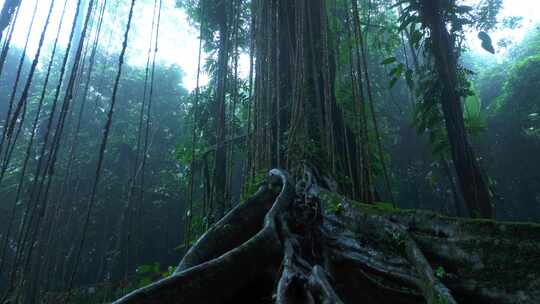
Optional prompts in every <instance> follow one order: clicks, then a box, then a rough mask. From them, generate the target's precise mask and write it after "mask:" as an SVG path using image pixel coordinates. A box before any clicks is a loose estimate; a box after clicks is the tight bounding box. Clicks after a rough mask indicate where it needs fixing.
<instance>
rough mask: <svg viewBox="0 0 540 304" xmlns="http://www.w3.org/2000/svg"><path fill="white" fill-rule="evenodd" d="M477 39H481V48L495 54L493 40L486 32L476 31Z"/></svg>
mask: <svg viewBox="0 0 540 304" xmlns="http://www.w3.org/2000/svg"><path fill="white" fill-rule="evenodd" d="M478 39H480V40H481V41H482V48H483V49H484V50H486V51H488V52H490V53H491V54H495V48H494V47H493V41H492V40H491V37H490V36H489V35H488V34H487V33H486V32H480V33H478Z"/></svg>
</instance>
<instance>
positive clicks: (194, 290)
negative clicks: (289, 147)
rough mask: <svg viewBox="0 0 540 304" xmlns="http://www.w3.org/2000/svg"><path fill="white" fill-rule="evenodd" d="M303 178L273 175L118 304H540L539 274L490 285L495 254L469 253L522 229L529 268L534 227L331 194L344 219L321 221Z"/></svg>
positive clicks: (315, 192)
mask: <svg viewBox="0 0 540 304" xmlns="http://www.w3.org/2000/svg"><path fill="white" fill-rule="evenodd" d="M302 172H303V173H302V176H301V178H300V179H299V180H297V181H296V182H295V183H293V181H292V180H291V178H290V177H289V176H288V174H287V173H286V172H284V171H281V170H277V169H273V170H271V171H270V174H269V178H268V180H269V182H268V184H267V185H264V186H262V187H261V188H260V189H259V191H258V192H257V193H256V194H255V195H254V196H253V197H251V198H250V199H249V200H248V201H247V202H246V203H244V204H241V205H239V206H237V207H236V208H235V209H233V210H232V211H231V212H230V213H229V214H227V215H226V216H225V217H224V218H223V219H221V220H220V221H219V222H217V223H216V224H215V225H214V226H213V227H212V228H211V229H210V230H208V231H207V232H206V233H205V234H204V235H203V236H202V237H201V238H200V239H199V240H198V241H197V242H196V243H195V244H194V245H193V247H192V248H191V249H190V250H189V251H188V252H187V253H186V255H185V256H184V258H183V259H182V261H181V262H180V264H179V266H178V268H177V270H176V272H175V273H174V274H173V275H172V276H170V277H168V278H166V279H163V280H161V281H158V282H156V283H154V284H151V285H149V286H147V287H144V288H142V289H139V290H136V291H133V292H132V293H130V294H128V295H126V296H125V297H123V298H121V299H119V300H117V301H116V302H114V303H116V304H124V303H143V304H144V303H225V304H227V303H248V302H249V303H279V304H288V303H294V304H296V303H306V304H329V303H356V302H359V301H361V302H362V303H368V304H370V303H374V304H375V303H392V304H394V303H397V304H399V303H404V304H408V303H429V304H439V303H448V304H452V303H458V302H469V301H474V302H475V303H539V299H540V295H539V292H538V290H539V288H537V287H538V286H539V285H540V278H539V277H540V274H539V272H540V271H538V270H537V269H538V267H536V266H535V267H536V268H534V267H532V271H531V272H532V273H531V274H530V275H529V277H530V282H528V283H521V285H520V286H517V287H515V286H512V288H508V287H507V286H504V285H500V284H496V283H495V281H494V280H493V279H492V278H491V277H490V276H486V275H485V274H486V273H487V274H489V273H491V271H492V269H491V268H490V267H491V265H487V264H486V263H489V261H491V260H492V259H493V254H494V253H492V252H488V251H481V250H477V249H476V248H473V247H470V246H469V244H470V242H471V240H472V242H473V243H474V244H479V245H482V244H484V243H482V242H486V240H487V241H489V240H496V241H497V242H501V243H500V244H502V245H501V246H502V247H501V248H502V249H506V248H511V246H512V243H509V242H511V241H510V240H509V238H510V236H509V235H507V234H503V235H502V236H500V235H497V237H496V236H495V235H496V233H495V232H494V231H498V232H500V231H499V229H501V227H506V228H505V229H508V230H512V231H519V230H520V229H528V230H531V231H532V232H531V231H529V235H531V236H532V239H533V240H532V242H530V243H526V244H525V243H523V244H522V243H517V247H518V249H522V250H523V252H524V254H526V255H527V256H529V257H531V258H533V259H534V258H535V257H536V258H538V256H539V252H540V245H539V242H538V240H540V227H537V226H534V225H532V226H526V227H518V226H516V225H511V224H507V223H506V224H504V225H502V224H497V223H495V222H490V221H486V222H481V223H477V222H471V221H467V220H461V219H451V218H443V217H440V216H437V215H433V214H430V213H420V212H418V213H417V212H404V211H395V210H390V211H381V210H379V209H377V208H374V207H370V206H367V205H362V206H353V203H349V202H347V201H346V200H344V199H342V198H341V197H339V196H338V195H336V194H334V196H335V197H336V196H337V197H339V198H340V199H342V200H343V202H342V203H343V205H344V206H345V208H344V209H345V211H344V212H343V213H342V214H337V215H336V214H332V213H325V212H323V209H324V208H323V207H322V205H323V204H324V203H325V202H327V199H326V198H324V199H323V195H322V194H321V193H323V192H325V193H329V192H328V191H327V190H325V189H323V188H319V185H318V183H317V181H318V180H321V178H319V177H318V176H317V175H316V174H315V173H314V172H313V171H312V170H310V169H309V168H308V167H304V168H303V170H302ZM479 231H483V232H484V234H482V235H477V234H478V233H479ZM486 233H487V235H486ZM504 254H509V253H508V252H506V251H505V252H504ZM535 265H536V264H535ZM436 266H438V268H437V270H438V271H437V274H436V273H435V272H434V268H435V267H436ZM513 267H514V269H518V270H519V271H521V270H524V269H531V267H528V265H523V263H521V264H520V262H519V261H516V262H515V263H514V264H513ZM520 267H522V268H520ZM440 269H443V270H444V269H446V270H445V271H444V272H443V273H439V272H440V271H439V270H440ZM446 272H447V273H446ZM460 277H463V278H464V279H463V280H460ZM520 282H521V281H520ZM456 300H457V301H456Z"/></svg>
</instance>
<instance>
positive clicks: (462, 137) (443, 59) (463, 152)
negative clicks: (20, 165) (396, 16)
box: [421, 0, 494, 218]
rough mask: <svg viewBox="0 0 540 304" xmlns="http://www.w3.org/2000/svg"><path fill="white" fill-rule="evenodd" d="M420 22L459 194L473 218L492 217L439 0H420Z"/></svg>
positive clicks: (488, 196) (491, 207)
mask: <svg viewBox="0 0 540 304" xmlns="http://www.w3.org/2000/svg"><path fill="white" fill-rule="evenodd" d="M421 10H422V11H421V15H422V19H423V22H424V23H425V24H426V25H427V26H428V27H429V28H430V30H431V42H432V52H433V56H434V58H435V65H436V68H437V71H438V73H439V77H440V81H442V84H443V94H442V100H441V102H442V110H443V114H444V120H445V123H446V130H447V132H448V139H449V141H450V146H451V153H452V160H453V161H454V165H455V167H456V172H457V175H458V180H459V183H460V186H461V189H462V191H463V197H464V199H465V204H466V205H467V208H468V209H469V211H470V213H471V215H472V216H473V217H485V218H489V217H493V216H494V210H493V206H492V205H491V202H490V195H489V191H488V187H487V185H486V182H485V180H484V177H483V176H482V173H481V171H480V166H479V164H478V161H477V159H476V155H475V153H474V151H473V149H472V147H471V145H470V143H469V140H468V138H467V132H466V130H465V123H464V121H463V108H462V105H461V96H460V95H459V94H458V91H457V88H458V85H459V84H458V72H457V58H456V55H455V49H454V46H453V43H452V39H451V37H450V34H449V33H448V31H447V29H446V24H445V22H444V20H443V18H442V16H441V12H442V8H441V1H440V0H429V1H428V0H423V1H422V6H421Z"/></svg>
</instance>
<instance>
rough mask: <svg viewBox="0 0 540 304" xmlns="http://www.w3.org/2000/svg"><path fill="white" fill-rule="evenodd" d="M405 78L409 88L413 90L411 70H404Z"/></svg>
mask: <svg viewBox="0 0 540 304" xmlns="http://www.w3.org/2000/svg"><path fill="white" fill-rule="evenodd" d="M405 80H406V81H407V85H408V86H409V88H411V89H413V90H414V80H413V70H411V69H408V70H407V72H405Z"/></svg>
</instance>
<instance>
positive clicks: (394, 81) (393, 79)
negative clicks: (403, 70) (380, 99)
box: [390, 77, 399, 89]
mask: <svg viewBox="0 0 540 304" xmlns="http://www.w3.org/2000/svg"><path fill="white" fill-rule="evenodd" d="M398 80H399V78H397V77H394V78H392V80H390V89H391V88H393V87H394V86H395V85H396V83H397V81H398Z"/></svg>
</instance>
